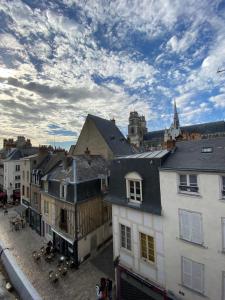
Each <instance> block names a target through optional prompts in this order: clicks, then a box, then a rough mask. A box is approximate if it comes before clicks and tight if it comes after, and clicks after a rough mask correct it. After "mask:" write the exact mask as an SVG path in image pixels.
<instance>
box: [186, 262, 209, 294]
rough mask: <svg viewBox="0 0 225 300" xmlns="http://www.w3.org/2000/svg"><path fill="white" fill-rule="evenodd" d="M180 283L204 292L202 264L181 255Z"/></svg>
mask: <svg viewBox="0 0 225 300" xmlns="http://www.w3.org/2000/svg"><path fill="white" fill-rule="evenodd" d="M182 284H183V285H184V286H186V287H188V288H190V289H192V290H194V291H196V292H199V293H203V292H204V265H203V264H200V263H198V262H195V261H193V260H191V259H188V258H186V257H182Z"/></svg>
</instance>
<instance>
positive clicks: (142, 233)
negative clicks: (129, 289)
mask: <svg viewBox="0 0 225 300" xmlns="http://www.w3.org/2000/svg"><path fill="white" fill-rule="evenodd" d="M142 235H144V236H145V243H146V245H145V247H146V256H147V257H144V256H143V251H142V250H143V249H142V237H141V236H142ZM149 237H150V238H152V239H153V255H151V256H153V260H150V259H149V256H150V254H149V247H148V246H149V241H148V238H149ZM139 241H140V258H141V259H142V260H144V261H145V262H148V263H151V264H154V265H155V264H156V242H155V237H154V235H149V234H147V233H144V232H139Z"/></svg>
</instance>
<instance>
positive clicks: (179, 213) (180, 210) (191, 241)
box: [178, 208, 204, 245]
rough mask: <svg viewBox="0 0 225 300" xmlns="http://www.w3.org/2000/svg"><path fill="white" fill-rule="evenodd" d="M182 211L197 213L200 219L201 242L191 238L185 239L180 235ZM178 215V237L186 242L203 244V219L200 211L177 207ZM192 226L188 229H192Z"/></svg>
mask: <svg viewBox="0 0 225 300" xmlns="http://www.w3.org/2000/svg"><path fill="white" fill-rule="evenodd" d="M182 212H186V213H190V214H198V215H199V216H200V219H201V228H200V230H201V242H199V243H198V242H196V241H193V240H192V239H186V238H184V237H183V236H182V231H181V214H182ZM178 216H179V237H180V239H182V240H184V241H187V242H190V243H193V244H196V245H204V234H203V219H202V213H200V212H197V211H190V210H186V209H181V208H179V209H178ZM192 229H193V227H191V228H190V230H191V231H192Z"/></svg>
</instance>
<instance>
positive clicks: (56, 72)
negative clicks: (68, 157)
mask: <svg viewBox="0 0 225 300" xmlns="http://www.w3.org/2000/svg"><path fill="white" fill-rule="evenodd" d="M223 68H224V69H225V2H224V1H217V0H214V1H204V0H203V1H193V0H186V1H182V0H179V1H178V0H173V1H168V0H157V1H154V0H148V1H147V0H142V1H140V0H120V1H118V0H114V1H106V0H99V1H95V0H83V1H82V0H80V1H76V0H52V1H51V0H48V1H47V0H38V1H36V0H34V1H31V0H23V1H20V0H15V1H9V0H7V1H6V0H1V2H0V114H1V115H0V137H1V138H4V137H9V136H10V137H15V136H17V135H21V134H24V135H25V136H26V137H28V138H31V139H32V141H33V142H34V144H41V143H53V142H54V143H57V145H61V146H65V147H67V148H68V147H69V145H70V144H72V143H75V141H76V139H77V137H78V135H79V132H80V130H81V128H82V125H83V123H84V120H85V117H86V115H87V114H88V113H91V114H95V115H99V116H101V117H104V118H108V119H110V118H113V117H114V118H115V119H116V123H117V125H118V126H119V127H120V128H121V130H122V131H123V132H124V134H126V133H127V123H128V117H129V112H130V111H132V110H137V111H138V112H139V113H140V114H144V115H145V116H146V119H147V124H148V128H149V130H157V129H161V128H166V127H169V126H170V123H171V120H172V113H173V107H172V103H173V101H174V100H176V102H177V107H178V111H179V115H180V123H181V125H187V124H193V123H202V122H208V121H215V120H224V118H225V72H224V74H222V73H217V70H218V69H223Z"/></svg>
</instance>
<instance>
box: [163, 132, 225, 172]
mask: <svg viewBox="0 0 225 300" xmlns="http://www.w3.org/2000/svg"><path fill="white" fill-rule="evenodd" d="M161 169H162V170H163V169H166V170H178V171H179V170H180V171H182V170H184V171H192V170H193V171H203V172H207V171H208V172H225V137H220V138H211V139H202V140H191V141H183V142H177V143H176V150H175V151H174V152H173V153H171V154H170V156H169V157H168V159H167V160H166V161H165V162H164V164H163V166H162V168H161Z"/></svg>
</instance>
